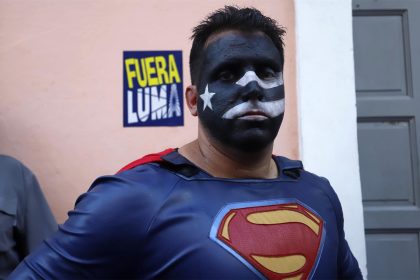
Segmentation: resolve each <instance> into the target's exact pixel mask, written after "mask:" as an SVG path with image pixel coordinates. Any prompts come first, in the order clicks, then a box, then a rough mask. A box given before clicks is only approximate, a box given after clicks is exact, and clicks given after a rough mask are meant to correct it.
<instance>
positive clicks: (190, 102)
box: [185, 85, 198, 117]
mask: <svg viewBox="0 0 420 280" xmlns="http://www.w3.org/2000/svg"><path fill="white" fill-rule="evenodd" d="M185 101H186V102H187V106H188V109H189V110H190V112H191V115H193V116H195V117H196V116H197V110H198V109H197V102H198V92H197V87H196V86H194V85H190V86H188V87H187V88H186V90H185Z"/></svg>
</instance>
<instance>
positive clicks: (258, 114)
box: [222, 99, 284, 120]
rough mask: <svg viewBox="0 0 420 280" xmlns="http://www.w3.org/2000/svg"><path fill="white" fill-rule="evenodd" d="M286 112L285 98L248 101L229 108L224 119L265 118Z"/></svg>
mask: <svg viewBox="0 0 420 280" xmlns="http://www.w3.org/2000/svg"><path fill="white" fill-rule="evenodd" d="M283 113H284V99H278V100H274V101H266V102H261V101H248V102H243V103H240V104H238V105H236V106H234V107H232V108H230V109H229V110H227V111H226V112H225V113H224V114H223V116H222V118H224V119H250V120H263V119H267V118H274V117H277V116H279V115H280V114H283Z"/></svg>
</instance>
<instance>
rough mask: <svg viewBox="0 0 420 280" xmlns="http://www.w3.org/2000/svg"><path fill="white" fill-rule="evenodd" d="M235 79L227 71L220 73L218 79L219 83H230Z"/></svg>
mask: <svg viewBox="0 0 420 280" xmlns="http://www.w3.org/2000/svg"><path fill="white" fill-rule="evenodd" d="M234 78H235V75H234V74H233V73H232V72H231V71H228V70H225V71H222V72H220V74H219V75H218V79H219V80H221V81H232V80H233V79H234Z"/></svg>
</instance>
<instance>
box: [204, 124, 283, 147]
mask: <svg viewBox="0 0 420 280" xmlns="http://www.w3.org/2000/svg"><path fill="white" fill-rule="evenodd" d="M282 119H283V116H280V117H278V118H274V119H265V120H258V119H256V120H247V119H233V120H226V119H219V121H218V122H214V121H212V122H207V123H206V122H205V121H204V122H202V124H203V127H204V128H205V130H206V131H207V134H208V135H209V136H210V137H211V138H213V140H215V141H216V142H218V144H219V145H222V146H225V147H227V148H229V149H234V150H236V151H238V152H244V153H258V152H261V151H264V150H265V149H267V148H268V147H269V146H270V145H272V143H273V141H274V139H275V138H276V136H277V133H278V131H279V129H280V125H281V123H282Z"/></svg>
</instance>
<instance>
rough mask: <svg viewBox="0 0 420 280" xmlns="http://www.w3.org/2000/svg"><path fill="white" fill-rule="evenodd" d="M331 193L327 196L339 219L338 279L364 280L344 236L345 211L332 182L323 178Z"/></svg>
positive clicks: (328, 192)
mask: <svg viewBox="0 0 420 280" xmlns="http://www.w3.org/2000/svg"><path fill="white" fill-rule="evenodd" d="M323 179H324V180H325V181H326V183H327V186H328V188H329V189H330V190H329V191H328V190H327V194H328V196H329V197H330V201H331V203H332V204H333V206H334V211H335V214H336V217H337V230H338V235H339V245H338V246H339V248H338V256H337V272H338V275H337V279H363V276H362V273H361V271H360V268H359V263H358V262H357V260H356V258H355V257H354V256H353V253H352V252H351V250H350V247H349V245H348V243H347V241H346V238H345V234H344V215H343V209H342V208H341V203H340V200H339V198H338V196H337V194H336V193H335V191H334V189H333V188H332V186H331V184H330V182H329V181H328V180H327V179H325V178H323Z"/></svg>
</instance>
